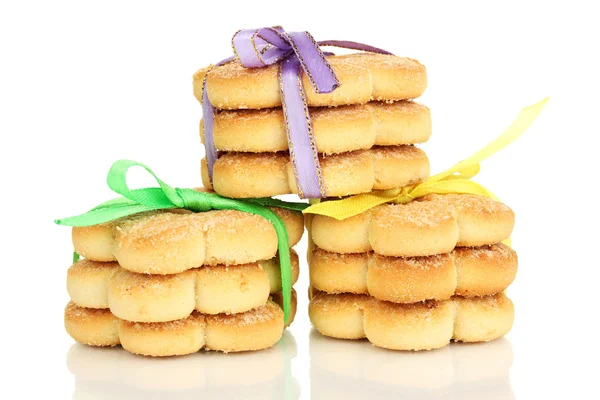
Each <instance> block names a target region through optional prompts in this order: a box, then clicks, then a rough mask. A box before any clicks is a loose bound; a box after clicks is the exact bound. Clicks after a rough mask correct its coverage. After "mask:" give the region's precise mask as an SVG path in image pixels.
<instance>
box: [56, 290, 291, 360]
mask: <svg viewBox="0 0 600 400" xmlns="http://www.w3.org/2000/svg"><path fill="white" fill-rule="evenodd" d="M292 299H293V301H292V313H291V315H294V314H295V308H296V300H295V296H293V298H292ZM290 321H291V320H290ZM65 328H66V330H67V332H68V333H69V335H71V337H72V338H73V339H75V340H76V341H77V342H79V343H84V344H87V345H90V346H116V345H118V344H121V346H123V348H124V349H125V350H127V351H129V352H131V353H136V354H141V355H145V356H154V357H164V356H175V355H184V354H190V353H195V352H197V351H199V350H200V349H203V348H204V349H206V350H218V351H223V352H238V351H251V350H261V349H266V348H268V347H271V346H273V345H274V344H275V343H277V341H278V340H279V339H280V338H281V334H282V333H283V329H284V322H283V310H282V309H281V307H280V306H279V305H277V304H276V303H274V302H272V301H268V302H267V303H266V304H265V305H263V306H261V307H258V308H255V309H253V310H250V311H247V312H244V313H239V314H217V315H205V314H201V313H199V312H197V311H194V312H193V313H192V314H191V315H190V316H188V317H187V318H184V319H180V320H176V321H170V322H150V323H145V322H130V321H125V320H120V319H119V318H117V317H115V316H114V315H113V314H112V313H111V312H110V310H108V309H92V308H83V307H79V306H77V305H75V304H74V303H69V304H68V305H67V307H66V309H65Z"/></svg>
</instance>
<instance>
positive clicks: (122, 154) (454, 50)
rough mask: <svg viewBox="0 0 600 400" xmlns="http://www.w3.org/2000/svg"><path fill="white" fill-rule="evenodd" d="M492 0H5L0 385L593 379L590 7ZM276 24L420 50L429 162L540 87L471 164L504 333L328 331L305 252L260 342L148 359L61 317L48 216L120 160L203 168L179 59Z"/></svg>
mask: <svg viewBox="0 0 600 400" xmlns="http://www.w3.org/2000/svg"><path fill="white" fill-rule="evenodd" d="M425 3H426V4H425ZM592 3H593V2H589V3H587V4H590V5H591V4H592ZM496 4H497V5H495V6H492V5H491V3H490V2H472V3H468V4H467V3H464V2H456V1H453V2H439V3H433V2H416V1H410V2H404V1H393V2H392V1H390V2H377V1H370V2H360V3H358V2H356V3H355V2H352V1H343V2H334V1H327V2H326V1H324V0H321V1H317V2H312V1H299V2H294V3H292V2H290V3H289V4H288V3H287V2H284V1H279V2H274V1H259V2H249V1H245V2H232V1H228V2H201V1H196V2H184V1H172V2H162V3H157V2H150V1H145V2H141V1H140V2H133V1H102V2H83V1H81V2H79V1H78V2H71V3H68V2H61V1H44V2H38V3H34V2H18V1H14V2H2V5H1V6H0V134H1V138H2V139H1V140H2V141H1V143H2V144H1V145H0V150H1V152H2V154H1V157H0V163H1V168H2V169H1V171H2V189H1V190H2V196H1V197H0V198H1V201H2V210H3V211H2V213H3V218H2V222H3V227H2V233H3V236H2V242H1V243H2V246H1V248H2V270H3V271H2V274H1V275H0V277H1V281H0V282H1V291H0V296H1V301H2V303H1V304H2V306H3V308H2V310H3V311H2V314H3V319H2V322H1V329H0V335H2V344H3V351H2V354H1V355H0V360H1V363H2V366H3V370H4V371H3V373H2V375H3V379H2V381H3V383H2V385H0V393H1V392H3V391H5V392H6V393H3V394H5V395H6V396H4V395H0V397H2V398H21V397H22V398H25V397H27V398H34V397H42V396H44V397H47V396H51V397H52V398H69V397H70V396H73V398H76V399H87V398H107V397H109V396H114V397H116V398H121V396H123V398H125V397H128V398H135V397H136V396H139V397H140V398H142V397H143V398H146V399H148V398H163V397H168V396H176V395H185V396H188V397H186V398H210V397H211V396H215V397H218V398H229V396H239V397H240V398H274V399H275V398H284V397H286V398H297V397H298V396H300V397H301V398H303V399H305V398H310V397H311V395H312V398H328V399H334V398H338V397H343V398H363V397H372V398H378V397H380V398H383V397H387V396H392V395H394V397H399V396H407V397H408V398H412V397H419V398H427V397H452V396H453V397H455V398H463V397H471V398H484V397H491V398H498V399H504V398H515V397H516V398H541V397H542V396H545V395H547V396H559V395H560V396H570V397H571V396H572V397H575V398H598V397H597V396H598V387H597V385H596V381H597V374H598V372H599V369H598V365H597V362H598V356H599V352H598V340H599V335H598V330H597V327H598V321H597V318H598V316H599V313H598V305H597V301H596V299H597V291H598V289H597V288H598V278H599V277H600V274H599V272H598V271H599V268H600V262H599V261H598V255H597V251H598V241H599V239H600V234H599V230H598V226H600V218H599V214H600V213H599V211H598V200H597V197H596V194H597V193H598V182H597V175H598V173H599V172H600V170H599V167H598V165H599V164H598V151H597V148H596V144H597V143H598V135H599V134H600V129H599V124H598V109H599V106H600V102H599V101H598V93H600V82H599V76H600V72H599V71H600V64H599V63H598V61H597V57H598V49H599V45H598V38H600V32H599V29H598V21H597V16H598V14H597V12H595V11H594V9H593V8H592V7H591V6H586V5H585V4H586V3H583V2H582V3H578V2H575V1H569V2H558V1H557V2H551V1H546V2H540V3H539V4H535V3H533V2H518V3H515V4H511V3H510V2H508V1H503V2H497V3H496ZM559 4H560V5H559ZM276 24H281V25H283V26H284V28H286V29H287V30H309V31H310V32H311V33H312V34H313V35H314V36H315V37H316V38H317V39H319V40H324V39H344V40H354V41H361V42H364V43H368V44H371V45H374V46H378V47H382V48H385V49H388V50H390V51H392V52H394V53H395V54H398V55H404V56H410V57H413V58H417V59H419V60H420V61H421V62H422V63H424V64H425V65H426V66H427V68H428V74H429V89H428V90H427V92H426V94H425V95H424V96H423V97H422V99H421V100H420V101H422V102H423V103H424V104H426V105H428V106H429V107H430V108H431V110H432V116H433V122H434V133H433V137H432V139H431V141H430V142H429V143H427V144H426V145H425V146H423V148H424V149H425V150H426V151H427V152H428V154H429V156H430V159H431V163H432V171H433V172H437V171H440V170H441V169H443V168H445V167H448V166H449V165H451V164H453V163H454V162H456V161H458V160H460V159H462V158H464V157H466V156H468V155H470V154H471V153H472V152H473V151H475V150H476V149H478V148H479V147H481V146H483V145H484V144H486V143H487V142H488V141H490V140H491V139H492V138H494V137H495V136H496V135H498V134H499V133H501V132H502V131H503V129H504V128H506V127H507V126H508V124H509V123H510V122H511V121H512V119H513V118H514V117H515V116H516V115H517V113H518V111H519V110H520V109H521V108H522V107H524V106H526V105H529V104H532V103H534V102H536V101H538V100H541V99H542V98H544V97H545V96H548V95H549V96H551V100H550V102H549V104H548V106H547V107H546V109H545V110H544V111H543V113H542V115H541V116H540V118H539V119H538V120H537V121H536V122H535V123H534V125H533V126H532V127H531V129H530V130H529V131H528V132H527V133H526V134H525V135H524V136H523V137H522V138H521V139H519V140H518V141H517V142H516V143H514V144H513V145H511V146H510V147H509V148H507V149H506V150H504V151H502V152H501V153H499V154H497V155H496V156H494V157H493V158H492V159H490V160H488V161H485V162H484V164H483V171H482V173H481V174H480V175H479V176H478V177H477V178H476V179H477V181H479V182H480V183H483V184H484V185H486V186H487V187H489V188H490V189H492V190H493V191H494V192H495V193H496V194H498V195H499V196H500V197H501V198H502V199H503V200H504V201H505V202H506V203H507V204H508V205H509V206H511V207H512V208H513V209H514V210H515V212H516V215H517V225H516V228H515V232H514V235H513V244H514V247H515V249H516V250H517V251H518V253H519V258H520V266H519V268H520V269H519V273H518V275H517V280H516V282H515V283H514V285H513V286H512V287H511V288H510V290H509V295H510V296H511V297H512V299H513V301H514V302H515V306H516V321H515V325H514V329H513V331H512V332H511V333H510V334H509V335H508V336H507V338H506V339H503V340H501V341H498V342H495V343H493V344H489V345H481V346H453V347H451V348H448V349H445V350H440V351H439V352H430V353H418V354H408V353H395V352H387V351H383V350H378V349H374V348H371V347H370V346H368V344H365V343H353V342H340V341H334V340H326V339H323V338H321V337H320V336H319V335H318V334H316V333H315V332H314V331H313V332H312V333H311V327H310V322H309V321H308V317H307V312H306V307H307V301H306V298H305V295H304V294H305V293H306V288H307V285H308V282H307V275H308V274H307V270H306V265H303V270H302V276H301V279H300V281H299V282H298V283H297V285H296V288H297V290H298V292H299V294H300V296H299V298H300V304H299V312H298V316H297V320H296V321H295V323H294V325H293V326H292V328H291V329H290V330H289V332H288V333H286V335H285V340H284V341H282V342H281V344H280V345H279V346H278V347H277V348H275V349H273V350H270V351H267V352H264V353H256V354H252V355H246V356H231V355H228V356H223V355H220V354H210V355H206V354H197V355H195V356H192V357H186V358H181V359H171V360H169V361H162V362H161V361H156V360H152V359H142V358H140V357H134V356H129V355H126V353H125V352H124V351H122V350H119V349H117V350H114V351H91V350H94V349H91V350H90V349H87V348H85V347H83V346H73V340H72V339H71V338H70V337H69V336H68V335H67V334H66V333H65V332H64V328H63V322H62V318H63V317H62V313H63V308H64V305H65V304H66V303H67V301H68V295H67V292H66V289H65V277H66V270H67V268H68V266H69V265H70V257H71V244H70V230H69V229H68V228H65V227H58V226H55V225H54V224H53V222H52V221H53V219H54V218H58V217H64V216H69V215H74V214H78V213H81V212H84V211H86V210H87V209H89V208H90V207H92V206H94V205H96V204H97V203H99V202H102V201H104V200H107V199H109V198H112V197H113V195H112V194H111V193H110V191H109V189H108V188H107V187H106V185H105V183H104V182H105V175H106V172H107V171H108V168H109V167H110V165H111V163H112V162H113V161H114V160H116V159H119V158H129V159H134V160H138V161H141V162H144V163H146V164H147V165H149V166H151V167H152V168H153V169H154V170H155V171H156V172H157V173H158V175H159V176H160V177H162V178H163V179H164V180H165V181H167V182H168V183H170V184H171V185H174V186H180V187H193V186H199V185H200V184H201V181H200V174H199V160H200V158H201V156H202V152H203V150H202V148H201V146H200V144H199V138H198V120H199V117H200V106H199V105H198V103H197V102H196V100H195V99H194V98H193V96H192V86H191V76H192V74H193V73H194V72H195V71H196V69H198V68H200V67H202V66H205V65H207V64H209V63H211V62H216V61H218V60H220V59H222V58H224V57H226V56H228V55H229V54H230V51H231V50H230V39H231V36H232V35H233V33H234V32H235V31H237V30H238V29H241V28H255V27H262V26H269V25H276ZM130 182H131V183H132V185H139V186H141V185H147V184H149V183H150V181H149V180H147V179H145V178H142V177H141V175H138V174H136V173H132V174H131V179H130ZM299 247H300V250H299V253H302V252H303V251H304V248H305V239H304V240H303V244H302V245H301V246H299ZM309 346H310V350H309ZM70 349H71V351H70V352H69V350H70ZM68 352H69V355H68V356H67V353H68ZM289 359H292V361H291V369H290V368H288V364H289V362H288V361H287V360H289ZM67 360H68V361H67ZM180 360H182V361H180ZM67 363H68V364H69V369H68V368H67ZM511 364H512V367H511ZM6 368H8V369H6ZM169 381H170V383H169ZM311 384H312V385H311ZM283 393H285V396H284V394H283Z"/></svg>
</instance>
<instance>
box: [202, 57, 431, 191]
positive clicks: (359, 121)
mask: <svg viewBox="0 0 600 400" xmlns="http://www.w3.org/2000/svg"><path fill="white" fill-rule="evenodd" d="M327 61H328V62H329V64H330V65H331V68H332V69H333V71H334V72H335V74H336V76H337V78H338V80H339V82H340V86H339V87H338V88H337V89H336V90H335V91H333V92H331V93H320V94H317V93H316V92H315V91H314V89H313V88H312V86H311V84H310V82H309V79H308V78H307V76H306V74H303V75H302V80H303V84H304V90H305V91H306V104H305V108H304V111H303V115H302V118H305V117H306V118H310V121H311V124H310V125H311V126H310V129H311V130H312V134H313V137H314V143H312V142H311V143H308V145H309V146H312V147H316V150H317V153H318V162H319V165H320V171H321V172H320V176H319V186H320V187H321V189H322V190H321V192H322V193H326V195H327V196H330V197H331V196H346V195H351V194H357V193H366V192H370V191H372V190H377V189H390V188H395V187H402V186H406V185H409V184H412V183H416V182H419V181H421V180H423V179H425V178H427V177H428V176H429V160H428V158H427V156H426V154H425V153H424V152H423V151H422V150H420V149H418V148H416V147H414V146H413V145H414V144H416V143H423V142H425V141H427V140H428V139H429V136H430V135H431V118H430V115H429V109H428V108H427V107H425V106H423V105H421V104H417V103H414V102H412V101H409V100H408V99H412V98H415V97H418V96H420V95H421V94H422V93H423V91H424V90H425V87H426V86H427V75H426V72H425V67H423V65H421V64H420V63H418V62H417V61H415V60H412V59H408V58H402V57H396V56H392V55H385V54H370V53H359V54H350V55H345V56H331V57H327ZM204 85H206V93H207V96H208V99H209V100H210V102H211V104H212V105H213V106H214V107H215V108H217V109H218V111H217V112H216V114H215V116H214V124H213V128H212V138H211V140H214V147H215V148H216V149H218V151H219V152H220V156H219V158H218V159H217V160H216V162H215V163H214V169H213V170H212V176H211V174H209V171H208V167H207V163H206V161H205V160H203V162H202V178H203V183H204V185H205V186H206V187H212V188H213V189H214V190H215V191H216V192H217V193H218V194H220V195H222V196H226V197H232V198H245V197H270V196H276V195H281V194H288V193H297V194H299V195H300V197H310V196H305V195H304V193H302V190H301V189H300V185H299V184H298V183H299V182H298V179H297V178H298V175H301V174H302V173H303V172H305V171H303V170H302V168H294V165H293V163H292V162H291V161H290V155H293V154H294V152H297V150H298V149H294V148H293V146H292V141H291V140H288V134H289V132H288V130H289V127H288V126H287V122H286V120H285V119H284V110H283V109H282V103H281V94H280V86H279V80H278V66H277V65H271V66H268V67H264V68H244V67H243V66H242V65H241V64H240V63H239V62H230V63H227V64H224V65H221V66H217V67H214V68H212V69H209V68H204V69H201V70H200V71H198V72H197V73H196V74H195V75H194V92H195V95H196V98H197V99H198V100H199V101H200V102H202V96H203V87H204ZM372 100H376V101H372ZM393 100H402V101H396V102H392V101H393ZM306 106H308V107H306ZM288 111H289V110H288ZM296 111H297V110H296ZM304 114H306V115H304ZM203 126H204V124H203V122H201V123H200V127H201V135H202V136H203ZM207 151H210V149H207ZM315 157H316V156H315ZM311 162H312V160H311ZM210 177H212V180H211V179H210Z"/></svg>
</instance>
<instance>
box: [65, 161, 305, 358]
mask: <svg viewBox="0 0 600 400" xmlns="http://www.w3.org/2000/svg"><path fill="white" fill-rule="evenodd" d="M133 166H139V167H143V168H145V169H146V170H147V171H148V172H149V173H150V174H152V175H153V176H154V177H155V178H156V180H157V182H158V185H159V187H157V188H145V189H133V190H131V189H129V188H128V187H127V184H126V178H125V176H126V172H127V170H128V169H129V168H130V167H133ZM107 182H108V185H109V187H110V188H111V189H113V190H114V191H115V192H117V193H118V194H120V195H122V196H123V197H120V198H117V199H114V200H111V201H108V202H106V203H103V204H101V205H99V206H97V207H95V208H94V209H92V210H91V211H89V212H88V213H86V214H83V215H80V216H76V217H71V218H65V219H61V220H57V221H56V222H57V223H58V224H60V225H67V226H73V234H72V238H73V246H74V249H75V255H74V264H73V265H72V266H71V267H70V268H69V270H68V273H67V289H68V292H69V295H70V297H71V301H70V303H69V304H68V305H67V307H66V309H65V327H66V329H67V332H68V333H69V334H70V335H71V336H72V337H73V338H74V339H75V340H76V341H78V342H81V343H85V344H88V345H92V346H115V345H118V344H121V345H122V346H123V348H124V349H126V350H128V351H130V352H133V353H137V354H142V355H149V356H173V355H182V354H189V353H194V352H197V351H199V350H200V349H203V348H204V349H207V350H219V351H223V352H235V351H249V350H260V349H264V348H268V347H271V346H272V345H274V344H275V343H277V341H278V340H279V339H280V338H281V335H282V332H283V330H284V328H285V327H286V326H287V325H289V324H290V323H291V322H292V321H293V318H294V315H295V312H296V298H295V293H294V292H293V289H292V288H291V285H292V284H293V283H294V282H295V281H296V280H297V278H298V270H299V268H298V256H297V254H296V253H295V252H294V251H293V250H291V249H290V248H291V247H292V246H293V245H295V244H296V243H298V241H299V240H300V238H301V237H302V234H303V231H304V224H303V217H302V214H301V212H300V211H301V210H302V209H303V208H304V207H305V205H304V204H301V203H287V202H282V201H278V200H272V199H260V200H255V201H239V200H232V199H227V198H223V197H221V196H218V195H216V194H214V193H207V192H202V191H198V190H192V189H178V188H173V187H170V186H169V185H167V184H166V183H164V182H163V181H161V180H160V179H158V178H157V177H156V175H154V173H153V172H152V171H151V170H150V169H149V168H148V167H146V166H144V165H142V164H139V163H137V162H133V161H127V160H121V161H117V162H116V163H114V164H113V166H112V168H111V170H110V171H109V174H108V179H107Z"/></svg>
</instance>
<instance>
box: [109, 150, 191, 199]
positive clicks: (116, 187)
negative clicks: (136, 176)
mask: <svg viewBox="0 0 600 400" xmlns="http://www.w3.org/2000/svg"><path fill="white" fill-rule="evenodd" d="M131 167H142V168H144V169H145V170H146V171H147V172H148V173H149V174H150V175H152V176H153V177H154V179H155V180H156V182H157V183H158V185H159V186H160V189H161V190H152V191H145V190H143V191H140V190H130V189H129V187H128V186H127V171H128V170H129V168H131ZM106 183H107V184H108V187H110V188H111V189H112V190H113V191H114V192H116V193H118V194H120V195H121V196H123V197H125V198H127V199H129V200H131V201H134V202H136V203H138V204H141V205H144V206H147V207H156V206H159V207H169V208H173V207H183V206H184V204H183V200H182V199H181V197H179V195H178V193H177V191H176V190H175V189H174V188H172V187H171V186H169V185H167V184H166V183H164V182H163V181H162V180H160V178H159V177H158V176H156V174H155V173H154V171H152V170H151V169H150V168H148V167H147V166H146V165H144V164H142V163H139V162H137V161H131V160H119V161H116V162H115V163H113V165H112V167H111V168H110V170H109V171H108V176H107V178H106Z"/></svg>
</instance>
